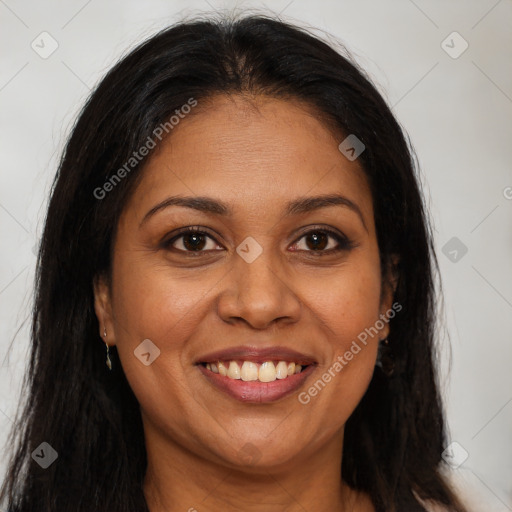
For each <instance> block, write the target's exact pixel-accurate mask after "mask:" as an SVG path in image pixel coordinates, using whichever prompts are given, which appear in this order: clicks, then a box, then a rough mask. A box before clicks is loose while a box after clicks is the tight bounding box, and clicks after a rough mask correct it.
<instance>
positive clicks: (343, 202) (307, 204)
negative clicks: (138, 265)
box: [139, 194, 368, 232]
mask: <svg viewBox="0 0 512 512" xmlns="http://www.w3.org/2000/svg"><path fill="white" fill-rule="evenodd" d="M170 206H182V207H185V208H191V209H193V210H197V211H200V212H203V213H213V214H215V215H222V216H227V215H229V214H231V213H232V209H231V208H230V207H229V206H228V205H227V204H225V203H223V202H221V201H217V200H216V199H212V198H209V197H184V196H171V197H168V198H167V199H165V200H164V201H162V202H161V203H158V204H157V205H155V206H154V207H153V208H151V210H149V211H148V212H147V213H146V215H144V218H143V219H142V221H141V223H140V226H139V227H142V225H143V224H144V223H146V222H147V221H148V220H149V219H150V218H151V217H153V216H154V215H155V214H156V213H157V212H159V211H161V210H164V209H166V208H169V207H170ZM329 206H343V207H345V208H349V209H350V210H352V211H353V212H355V213H356V214H357V215H358V216H359V218H360V219H361V222H362V224H363V226H364V228H365V230H366V231H367V232H368V228H367V227H366V223H365V221H364V217H363V214H362V212H361V209H360V208H359V206H358V205H357V204H356V203H354V202H353V201H352V200H350V199H348V198H347V197H345V196H342V195H338V194H331V195H322V196H313V197H304V198H300V199H296V200H295V201H291V202H289V203H288V204H287V205H286V208H285V213H286V215H300V214H304V213H309V212H312V211H315V210H319V209H321V208H327V207H329Z"/></svg>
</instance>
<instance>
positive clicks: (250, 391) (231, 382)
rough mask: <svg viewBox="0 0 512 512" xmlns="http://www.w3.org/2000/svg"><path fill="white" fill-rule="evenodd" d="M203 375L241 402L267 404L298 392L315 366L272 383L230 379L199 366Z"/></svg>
mask: <svg viewBox="0 0 512 512" xmlns="http://www.w3.org/2000/svg"><path fill="white" fill-rule="evenodd" d="M197 366H198V368H199V370H200V371H201V372H202V374H203V375H204V376H205V377H206V378H207V379H208V380H209V381H210V382H211V383H212V384H213V385H214V386H215V387H216V388H218V389H220V390H221V391H224V392H225V393H227V394H228V395H230V396H231V397H233V398H235V399H236V400H239V401H241V402H249V403H267V402H275V401H277V400H280V399H281V398H284V397H286V396H288V395H290V394H292V393H293V392H295V391H297V390H298V389H299V388H300V387H301V386H302V384H303V383H304V381H305V380H306V379H307V378H308V377H309V375H310V374H311V373H312V372H313V371H314V369H315V365H309V366H308V367H307V368H306V369H305V370H303V371H302V372H300V373H295V374H293V375H290V376H289V377H286V378H285V379H276V380H274V381H272V382H260V381H257V380H253V381H247V382H246V381H243V380H241V379H230V378H229V377H225V376H224V375H220V374H219V373H213V372H212V371H210V370H208V369H207V368H206V367H204V366H203V365H202V364H199V365H197Z"/></svg>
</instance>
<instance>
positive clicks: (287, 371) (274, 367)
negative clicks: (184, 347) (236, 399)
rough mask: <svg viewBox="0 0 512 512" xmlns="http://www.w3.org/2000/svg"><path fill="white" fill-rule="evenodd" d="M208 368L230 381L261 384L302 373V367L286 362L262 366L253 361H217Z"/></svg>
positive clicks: (270, 362)
mask: <svg viewBox="0 0 512 512" xmlns="http://www.w3.org/2000/svg"><path fill="white" fill-rule="evenodd" d="M205 366H206V368H207V369H208V370H210V371H211V372H213V373H217V374H220V375H222V376H223V377H229V378H230V379H241V380H243V381H245V382H250V381H255V380H259V381H260V382H273V381H275V380H276V379H286V378H287V377H290V376H292V375H295V374H297V373H300V372H301V371H302V365H300V364H296V363H293V362H292V363H288V362H286V361H276V363H274V362H273V361H265V362H264V363H262V364H259V363H254V362H252V361H243V363H242V365H241V366H240V364H239V363H238V361H229V362H228V361H224V362H222V361H217V362H215V363H206V365H205Z"/></svg>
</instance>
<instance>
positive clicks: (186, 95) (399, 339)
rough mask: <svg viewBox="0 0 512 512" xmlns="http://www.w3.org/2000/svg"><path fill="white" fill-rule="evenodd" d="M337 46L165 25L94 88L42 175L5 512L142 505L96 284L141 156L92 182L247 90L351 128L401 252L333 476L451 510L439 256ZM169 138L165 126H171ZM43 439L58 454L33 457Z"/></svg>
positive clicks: (139, 457) (402, 506) (233, 24)
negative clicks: (186, 115)
mask: <svg viewBox="0 0 512 512" xmlns="http://www.w3.org/2000/svg"><path fill="white" fill-rule="evenodd" d="M347 55H348V54H347V53H345V52H344V51H343V50H342V49H335V48H334V47H333V46H331V45H330V44H327V43H325V42H323V41H322V40H321V39H320V38H318V37H316V36H314V35H312V34H311V33H310V32H308V31H307V30H304V29H300V28H297V27H296V26H293V25H291V24H288V23H284V22H282V21H279V20H277V19H273V18H270V17H265V16H243V17H238V18H236V19H225V18H222V19H219V20H217V19H211V18H209V19H196V20H193V21H187V22H182V23H179V24H177V25H174V26H172V27H170V28H168V29H166V30H164V31H162V32H160V33H158V34H156V35H155V36H153V37H151V38H150V39H149V40H147V41H145V42H144V43H142V44H141V45H140V46H138V47H137V48H136V49H135V50H133V51H132V52H130V53H129V54H128V55H127V56H125V57H124V58H122V60H120V62H119V63H118V64H117V65H115V66H114V67H113V68H112V69H111V71H110V72H109V73H108V74H107V75H106V76H105V78H104V79H103V80H102V81H101V83H100V84H99V85H98V86H97V87H96V89H95V90H94V92H93V93H92V94H91V96H90V98H89V100H88V101H87V103H86V105H85V106H84V108H83V110H82V112H81V114H80V115H79V117H78V120H77V121H76V124H75V126H74V128H73V130H72V134H71V136H70V137H69V140H68V142H67V146H66V149H65V151H64V154H63V156H62V160H61V162H60V166H59V169H58V172H57V175H56V178H55V181H54V184H53V189H52V194H51V200H50V204H49V208H48V212H47V217H46V222H45V229H44V234H43V237H42V241H41V246H40V251H39V255H38V265H37V273H36V283H35V302H34V310H33V323H32V329H31V355H30V361H29V367H28V373H27V375H26V379H25V387H26V390H27V392H28V399H27V400H26V403H24V405H23V407H22V408H21V409H20V413H19V414H18V417H17V421H16V425H17V426H16V428H15V429H14V430H13V432H12V438H11V440H12V443H13V446H14V447H15V448H14V449H13V454H12V459H11V461H10V465H9V468H8V473H7V478H6V480H5V482H4V485H3V488H2V493H1V500H0V501H3V503H5V505H4V506H6V507H7V510H9V512H41V511H44V512H63V511H72V512H139V511H146V510H147V505H146V503H145V500H144V495H143V490H142V482H143V478H144V474H145V471H146V451H145V444H144V436H143V429H142V421H141V416H140V411H139V404H138V403H137V400H136V399H135V396H134V394H133V393H132V391H131V389H130V386H129V385H128V382H127V380H126V378H125V375H124V373H123V370H122V367H121V364H120V362H119V359H118V357H117V354H116V351H115V349H114V350H113V354H112V359H113V366H114V369H113V371H112V372H109V371H108V370H106V367H105V352H104V346H103V345H102V344H101V341H100V338H99V336H98V324H97V319H96V317H95V313H94V308H93V280H94V278H95V276H98V275H100V274H106V275H109V273H110V270H111V262H112V259H111V256H112V247H113V241H114V237H115V232H116V227H117V223H118V219H119V217H120V214H121V211H122V209H123V207H124V205H125V204H126V201H127V199H128V197H129V194H130V193H131V192H132V191H133V189H134V186H135V184H136V183H137V180H139V179H140V177H141V175H142V174H141V171H142V170H143V163H141V164H139V165H136V166H134V167H133V169H131V170H130V172H128V173H126V176H123V179H122V180H118V181H116V182H115V186H113V187H111V188H112V190H110V191H109V193H108V195H107V196H106V197H104V198H101V197H100V198H98V196H99V195H100V194H98V193H96V194H95V191H97V190H98V187H100V188H101V187H102V186H103V184H104V183H105V182H106V181H107V180H109V178H112V176H113V175H114V174H115V173H116V172H117V171H118V169H120V168H121V167H122V166H123V165H124V164H125V163H126V162H127V161H128V160H129V159H130V157H132V154H133V152H134V151H136V150H137V149H138V148H140V147H142V146H143V145H144V144H145V143H146V141H147V140H148V137H152V138H154V130H155V129H156V128H157V127H158V126H159V125H161V124H162V123H165V122H168V120H169V118H170V116H171V115H173V113H174V112H175V110H176V109H180V107H181V106H182V105H184V104H186V103H187V102H188V101H189V100H190V98H194V99H195V100H196V101H198V102H199V103H200V102H201V100H207V99H208V98H211V97H212V96H213V95H216V94H237V93H247V92H249V93H253V94H265V95H269V96H272V97H276V98H284V99H290V100H291V101H293V100H300V101H303V102H306V103H308V104H309V105H311V106H312V107H314V109H315V111H316V112H317V115H318V117H319V119H321V120H322V121H324V122H325V123H328V124H330V125H331V126H332V125H335V126H336V127H337V128H338V129H339V131H340V132H341V133H345V134H356V135H357V137H358V138H359V139H360V140H361V141H362V142H363V143H364V145H365V147H366V149H365V151H364V152H363V153H362V155H361V156H360V158H359V162H360V163H361V165H362V167H363V169H364V172H365V173H366V176H367V178H368V181H369V183H370V186H371V190H372V196H373V205H374V212H375V224H376V229H377V239H378V244H379V250H380V256H381V266H382V268H383V269H386V268H388V266H389V264H390V262H391V257H392V255H399V257H400V263H399V267H398V269H397V271H398V274H399V279H398V286H397V289H396V293H395V295H394V300H395V301H397V302H398V303H400V304H401V305H402V308H403V309H402V311H401V312H400V314H398V315H396V317H395V318H394V319H393V320H391V333H390V336H389V342H390V347H391V349H392V351H393V356H394V359H395V371H394V373H393V375H392V376H390V377H388V376H386V375H385V374H384V373H383V371H382V370H381V369H380V368H377V369H376V370H375V372H374V376H373V379H372V381H371V383H370V386H369V389H368V391H367V393H366V394H365V396H364V397H363V399H362V401H361V402H360V404H359V405H358V407H357V409H356V410H355V412H354V413H353V415H352V416H351V417H350V419H349V420H348V422H347V424H346V427H345V440H344V448H343V464H342V466H343V467H342V474H343V478H344V480H345V481H346V482H347V484H349V485H350V486H351V487H352V488H354V489H357V490H360V491H362V492H365V493H367V494H368V495H369V496H370V498H371V500H372V501H373V503H374V505H375V508H376V510H377V511H379V512H382V511H387V512H388V511H399V512H402V511H404V512H413V511H422V510H424V508H423V506H422V505H421V502H422V501H424V500H426V501H429V500H432V501H434V502H436V503H438V504H444V505H445V506H446V508H447V509H448V510H453V511H458V512H462V511H463V510H464V508H463V507H462V506H461V505H460V504H459V502H458V500H457V498H456V497H455V495H454V494H453V492H452V491H451V490H450V487H449V485H448V484H447V481H446V478H445V476H444V468H443V460H442V458H441V453H442V452H443V449H444V446H445V445H444V443H445V430H444V428H445V427H444V417H443V411H442V405H441V400H440V395H439V391H438V385H437V379H436V369H435V350H434V349H435V343H434V342H435V335H436V317H437V311H436V280H437V277H438V269H437V262H436V259H435V255H434V252H433V243H432V233H431V228H430V227H429V221H428V216H427V212H426V209H425V207H424V203H423V198H422V193H421V190H420V185H419V180H418V176H417V172H416V170H415V169H416V166H415V161H414V158H413V156H412V155H413V153H412V150H411V148H410V144H409V143H408V140H407V137H406V136H405V135H404V133H403V131H402V129H401V127H400V126H399V124H398V123H397V121H396V120H395V118H394V116H393V114H392V112H391V111H390V109H389V107H388V106H387V105H386V103H385V101H384V100H383V98H382V97H381V96H380V94H379V93H378V92H377V90H376V88H375V87H374V86H373V85H372V84H371V82H370V81H369V80H368V78H367V77H366V76H365V74H364V73H363V72H362V71H361V70H360V69H359V68H358V67H357V65H355V64H354V63H353V62H352V61H351V59H350V58H349V57H347ZM169 136H170V137H172V133H170V135H169ZM42 442H47V443H49V444H50V445H51V446H52V447H53V448H54V449H55V450H56V452H57V453H58V459H57V461H56V462H55V463H53V464H52V465H51V466H50V467H48V468H47V469H43V468H41V467H40V465H39V464H37V463H36V462H35V461H34V460H33V459H32V457H31V454H32V452H33V451H34V450H35V449H36V448H37V447H38V446H39V445H40V444H41V443H42Z"/></svg>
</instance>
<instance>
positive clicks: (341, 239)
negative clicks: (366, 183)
mask: <svg viewBox="0 0 512 512" xmlns="http://www.w3.org/2000/svg"><path fill="white" fill-rule="evenodd" d="M312 233H321V234H325V235H327V236H329V237H331V238H333V239H334V240H335V241H336V243H337V247H335V248H332V249H326V250H318V251H315V250H303V249H299V250H298V251H297V252H307V253H311V254H312V255H314V256H323V255H327V254H333V253H337V252H341V251H349V250H351V249H353V248H354V247H356V244H355V243H354V242H352V241H351V240H349V239H348V238H347V237H345V236H344V235H341V234H339V233H337V232H335V231H332V230H330V229H327V228H312V229H310V230H309V231H306V232H305V233H303V234H302V235H301V236H300V237H299V238H297V239H296V241H295V242H293V244H292V245H296V244H297V243H298V242H299V241H300V240H302V239H303V238H305V237H306V236H308V235H311V234H312ZM190 234H195V235H202V236H205V237H207V238H209V239H211V240H213V241H214V242H215V243H216V244H218V245H221V244H219V243H218V242H217V240H215V238H214V237H213V236H212V235H210V234H209V233H208V232H207V231H205V230H204V228H202V227H200V226H190V227H187V228H184V229H183V230H182V231H180V232H179V233H177V234H176V235H174V236H173V237H172V238H170V239H168V240H165V241H164V242H163V244H162V245H163V247H164V248H166V249H170V250H175V251H177V252H181V253H187V254H189V255H198V256H199V255H200V254H201V253H204V252H209V251H210V250H211V249H210V250H206V251H205V250H199V251H188V250H183V249H176V248H173V247H172V245H173V244H174V243H175V242H176V241H177V240H179V239H180V238H183V237H184V236H186V235H190Z"/></svg>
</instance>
